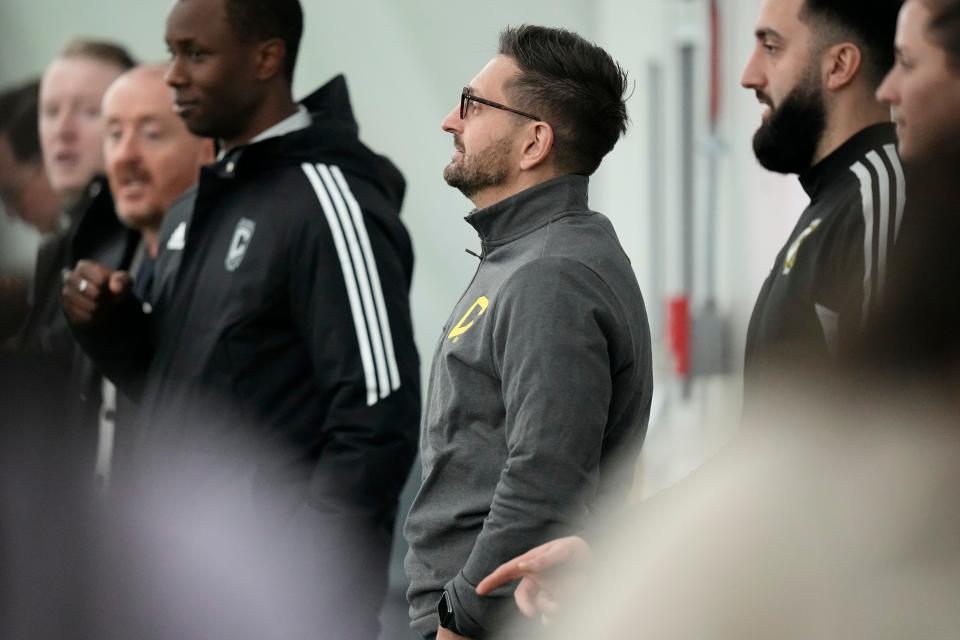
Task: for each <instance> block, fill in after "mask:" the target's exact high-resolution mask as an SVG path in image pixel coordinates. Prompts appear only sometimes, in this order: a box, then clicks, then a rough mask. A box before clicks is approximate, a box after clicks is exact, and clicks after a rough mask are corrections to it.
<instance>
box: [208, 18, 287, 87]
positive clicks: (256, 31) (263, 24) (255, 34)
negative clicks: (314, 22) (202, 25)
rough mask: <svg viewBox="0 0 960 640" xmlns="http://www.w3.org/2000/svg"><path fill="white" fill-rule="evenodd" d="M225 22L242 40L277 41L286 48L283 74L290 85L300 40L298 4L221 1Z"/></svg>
mask: <svg viewBox="0 0 960 640" xmlns="http://www.w3.org/2000/svg"><path fill="white" fill-rule="evenodd" d="M224 1H225V7H226V11H227V20H228V21H229V22H230V25H231V26H232V27H233V30H234V32H235V33H236V34H237V35H238V36H240V38H242V39H245V40H253V41H263V40H269V39H271V38H280V39H281V40H283V44H284V45H285V46H286V49H287V54H286V58H285V59H284V61H283V74H284V76H286V78H287V80H289V81H291V82H293V70H294V68H296V65H297V53H298V52H299V50H300V38H301V37H302V36H303V8H302V7H301V6H300V0H224Z"/></svg>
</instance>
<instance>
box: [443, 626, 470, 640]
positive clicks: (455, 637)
mask: <svg viewBox="0 0 960 640" xmlns="http://www.w3.org/2000/svg"><path fill="white" fill-rule="evenodd" d="M437 640H470V638H468V637H467V636H461V635H459V634H457V633H454V632H453V631H450V629H444V628H443V627H440V628H439V629H437Z"/></svg>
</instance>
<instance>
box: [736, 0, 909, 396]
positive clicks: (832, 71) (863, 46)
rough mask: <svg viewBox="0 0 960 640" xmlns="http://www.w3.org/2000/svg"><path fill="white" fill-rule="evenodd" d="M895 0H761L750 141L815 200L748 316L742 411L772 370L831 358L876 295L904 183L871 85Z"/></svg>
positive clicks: (843, 348)
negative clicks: (755, 114)
mask: <svg viewBox="0 0 960 640" xmlns="http://www.w3.org/2000/svg"><path fill="white" fill-rule="evenodd" d="M901 4H902V0H879V1H877V2H869V3H867V2H861V1H860V0H764V1H763V3H762V4H761V7H760V15H759V18H758V20H757V24H756V30H755V39H756V44H755V47H754V51H753V53H752V54H751V56H750V58H749V60H748V61H747V64H746V67H745V68H744V71H743V77H742V79H741V84H742V85H743V87H744V88H746V89H749V90H752V91H754V92H756V94H757V99H758V100H759V101H760V102H761V103H763V104H765V105H767V107H768V108H767V110H766V111H765V112H764V114H763V116H762V118H763V122H762V124H761V125H760V128H759V129H758V130H757V132H756V134H755V135H754V138H753V148H754V151H755V153H756V156H757V160H758V161H759V162H760V164H761V165H762V166H763V167H764V168H766V169H769V170H770V171H776V172H778V173H790V174H797V175H798V176H799V180H800V184H801V185H802V187H803V189H804V191H805V192H806V193H807V195H808V196H810V204H809V206H808V207H807V208H806V209H805V210H804V211H803V213H802V214H801V215H800V218H799V220H798V221H797V224H796V226H795V227H794V230H793V231H792V232H791V234H790V237H789V238H788V239H787V241H786V243H785V244H784V246H783V248H782V249H781V250H780V252H779V253H778V255H777V257H776V260H775V261H774V265H773V269H772V270H771V272H770V274H769V276H768V277H767V279H766V281H765V282H764V284H763V287H762V288H761V290H760V293H759V296H758V298H757V302H756V305H755V306H754V310H753V313H752V315H751V318H750V324H749V327H748V331H747V343H746V354H745V360H744V389H745V393H744V401H745V409H746V410H748V411H749V409H750V406H751V404H752V402H751V401H752V399H753V397H754V396H753V389H754V388H755V386H763V384H764V383H765V381H766V379H767V377H768V376H769V375H770V374H771V373H774V374H776V373H778V372H779V371H781V370H786V369H796V368H799V367H804V366H810V367H812V368H814V369H815V370H819V369H820V368H822V367H823V366H830V365H834V364H836V363H837V362H838V358H842V357H843V355H844V354H846V353H848V352H849V351H850V350H851V348H852V347H853V345H854V344H855V343H856V338H857V336H858V335H859V332H860V330H861V329H862V327H863V323H864V322H865V321H866V320H867V318H869V316H870V314H871V313H872V311H873V310H874V309H875V308H876V307H877V305H878V304H879V303H880V302H881V300H882V298H883V295H884V285H885V282H886V280H887V277H888V272H889V259H890V256H891V255H892V252H893V250H894V245H895V240H896V237H897V234H898V232H899V229H900V225H901V221H902V219H903V217H904V211H905V202H906V201H905V188H906V187H905V179H904V172H903V168H902V166H901V162H900V158H899V156H898V154H897V138H896V134H895V131H894V127H893V124H892V123H891V122H890V111H889V109H888V108H887V107H886V106H885V105H883V104H881V103H880V102H879V101H877V99H876V97H875V95H874V94H875V92H876V89H877V87H878V86H879V84H880V81H881V80H882V79H883V77H884V75H885V74H886V72H887V71H889V69H890V67H891V66H892V64H893V34H894V30H895V28H896V20H897V11H898V9H899V7H900V5H901ZM755 383H756V384H755Z"/></svg>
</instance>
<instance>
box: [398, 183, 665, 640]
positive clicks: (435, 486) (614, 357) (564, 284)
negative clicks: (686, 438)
mask: <svg viewBox="0 0 960 640" xmlns="http://www.w3.org/2000/svg"><path fill="white" fill-rule="evenodd" d="M587 186H588V179H587V178H586V177H584V176H563V177H560V178H556V179H554V180H551V181H549V182H546V183H543V184H540V185H537V186H535V187H532V188H530V189H528V190H526V191H523V192H521V193H519V194H516V195H514V196H512V197H510V198H508V199H506V200H503V201H501V202H499V203H497V204H495V205H493V206H491V207H489V208H487V209H483V210H478V211H475V212H474V213H472V214H471V215H470V216H469V217H467V222H469V223H470V224H471V225H473V227H474V228H475V229H476V230H477V232H478V234H479V235H480V239H481V240H482V247H483V251H482V258H481V262H480V266H479V268H478V270H477V273H476V275H475V276H474V279H473V282H472V283H471V284H470V286H469V287H468V288H467V291H466V293H465V294H464V296H463V298H462V299H461V300H460V302H459V303H458V304H457V305H456V307H455V308H454V310H453V313H452V314H451V316H450V320H449V322H448V323H447V325H446V326H445V327H444V329H443V334H442V336H441V338H440V341H439V344H438V345H437V347H436V351H435V353H434V357H433V365H432V368H431V373H430V382H429V390H428V396H427V404H426V407H425V412H424V418H423V423H422V431H421V436H420V438H421V440H420V453H421V458H422V464H423V478H422V485H421V487H420V492H419V494H418V495H417V498H416V500H415V501H414V503H413V506H412V507H411V510H410V515H409V517H408V519H407V523H406V528H405V534H406V537H407V540H408V541H409V543H410V551H409V553H408V554H407V558H406V568H407V574H408V576H409V578H410V589H409V591H408V599H409V601H410V614H411V618H412V624H411V626H413V627H414V629H416V630H417V631H418V632H419V633H420V634H421V635H427V634H429V633H430V632H432V631H435V630H436V629H437V625H438V617H437V615H436V605H437V601H438V600H439V599H440V596H441V595H442V593H443V590H444V589H446V590H447V591H448V592H449V594H450V598H451V600H452V603H453V608H454V615H455V621H456V627H457V628H458V630H459V632H460V633H461V634H463V635H466V636H469V637H472V638H484V637H489V636H490V635H495V634H496V633H497V632H498V631H499V630H500V629H501V627H502V625H503V622H504V620H503V618H504V616H506V615H508V614H509V613H510V611H511V610H512V607H513V600H512V597H511V591H510V590H501V592H498V593H497V594H496V595H495V596H491V597H485V598H481V597H479V596H477V595H476V593H475V591H474V588H475V586H476V584H477V583H478V582H479V581H480V580H481V579H482V578H483V577H484V576H486V575H487V574H488V573H489V572H490V571H492V570H493V569H494V568H496V567H497V566H498V565H499V564H501V563H502V562H505V561H506V560H509V559H510V558H512V557H513V556H516V555H518V554H520V553H523V552H525V551H527V550H528V549H530V548H531V547H534V546H536V545H539V544H541V543H543V542H545V541H547V540H549V539H551V538H553V537H556V536H559V535H565V534H570V533H573V532H578V531H579V532H582V531H583V528H584V527H585V526H586V524H587V519H588V518H591V517H594V516H595V514H596V512H597V510H598V508H599V507H600V505H601V503H603V504H605V505H606V504H609V503H611V502H612V503H613V504H621V503H622V502H623V500H624V498H625V494H626V492H627V490H628V489H629V487H630V485H631V483H632V480H633V470H634V466H635V462H636V457H637V454H638V453H639V450H640V446H641V444H642V442H643V438H644V435H645V433H646V427H647V420H648V418H649V415H650V399H651V394H652V391H653V384H652V377H651V376H652V374H651V359H650V330H649V326H648V323H647V316H646V311H645V309H644V304H643V297H642V296H641V293H640V288H639V286H638V284H637V280H636V276H635V275H634V272H633V269H632V267H631V265H630V261H629V259H628V258H627V256H626V254H624V252H623V249H622V248H621V246H620V243H619V241H618V239H617V236H616V234H615V233H614V230H613V227H612V225H611V224H610V221H609V220H608V219H607V218H606V217H604V216H603V215H601V214H599V213H595V212H592V211H590V210H589V209H588V207H587Z"/></svg>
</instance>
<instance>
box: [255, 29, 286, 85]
mask: <svg viewBox="0 0 960 640" xmlns="http://www.w3.org/2000/svg"><path fill="white" fill-rule="evenodd" d="M286 59H287V45H286V44H285V43H284V41H283V40H281V39H280V38H271V39H269V40H264V41H263V42H258V43H257V45H256V65H257V67H256V78H257V80H260V81H266V80H270V79H272V78H273V77H274V76H276V75H277V74H282V73H283V72H284V69H283V67H284V61H285V60H286Z"/></svg>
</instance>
